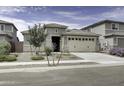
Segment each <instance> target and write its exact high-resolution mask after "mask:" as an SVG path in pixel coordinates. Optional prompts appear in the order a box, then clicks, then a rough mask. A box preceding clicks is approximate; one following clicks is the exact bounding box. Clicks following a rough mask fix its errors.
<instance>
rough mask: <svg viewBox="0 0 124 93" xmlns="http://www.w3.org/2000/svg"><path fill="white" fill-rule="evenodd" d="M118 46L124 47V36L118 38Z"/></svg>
mask: <svg viewBox="0 0 124 93" xmlns="http://www.w3.org/2000/svg"><path fill="white" fill-rule="evenodd" d="M118 46H119V47H120V48H124V38H118Z"/></svg>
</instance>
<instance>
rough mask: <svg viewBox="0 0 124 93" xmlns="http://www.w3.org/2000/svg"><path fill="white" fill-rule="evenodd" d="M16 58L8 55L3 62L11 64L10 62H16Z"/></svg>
mask: <svg viewBox="0 0 124 93" xmlns="http://www.w3.org/2000/svg"><path fill="white" fill-rule="evenodd" d="M16 60H17V59H16V56H14V55H8V56H5V60H4V61H7V62H12V61H16Z"/></svg>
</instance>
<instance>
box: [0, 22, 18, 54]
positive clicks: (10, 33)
mask: <svg viewBox="0 0 124 93" xmlns="http://www.w3.org/2000/svg"><path fill="white" fill-rule="evenodd" d="M17 31H18V29H17V28H16V27H15V25H14V24H13V23H10V22H7V21H3V20H0V41H4V40H5V41H7V42H9V43H10V44H11V52H18V45H19V40H18V38H17Z"/></svg>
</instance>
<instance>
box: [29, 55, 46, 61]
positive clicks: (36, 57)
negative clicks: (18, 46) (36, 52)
mask: <svg viewBox="0 0 124 93" xmlns="http://www.w3.org/2000/svg"><path fill="white" fill-rule="evenodd" d="M31 59H32V60H44V57H42V56H32V57H31Z"/></svg>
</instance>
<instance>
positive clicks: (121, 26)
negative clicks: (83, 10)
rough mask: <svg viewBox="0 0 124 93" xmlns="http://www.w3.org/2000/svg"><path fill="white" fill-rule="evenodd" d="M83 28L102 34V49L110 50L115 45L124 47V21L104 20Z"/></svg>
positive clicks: (100, 39) (100, 38)
mask: <svg viewBox="0 0 124 93" xmlns="http://www.w3.org/2000/svg"><path fill="white" fill-rule="evenodd" d="M81 30H84V31H88V32H94V33H96V34H100V35H101V36H100V37H99V41H100V47H101V50H109V49H111V48H114V47H118V48H124V22H120V21H113V20H103V21H100V22H97V23H94V24H92V25H89V26H87V27H84V28H82V29H81Z"/></svg>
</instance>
